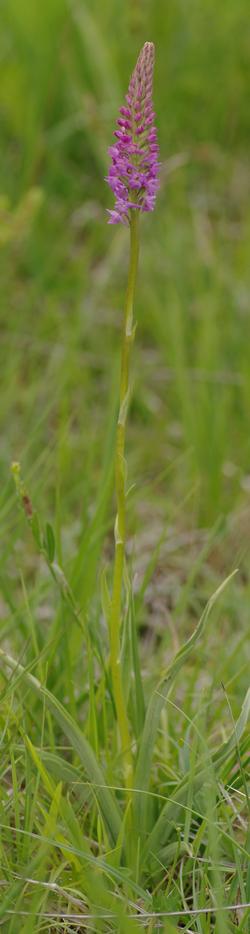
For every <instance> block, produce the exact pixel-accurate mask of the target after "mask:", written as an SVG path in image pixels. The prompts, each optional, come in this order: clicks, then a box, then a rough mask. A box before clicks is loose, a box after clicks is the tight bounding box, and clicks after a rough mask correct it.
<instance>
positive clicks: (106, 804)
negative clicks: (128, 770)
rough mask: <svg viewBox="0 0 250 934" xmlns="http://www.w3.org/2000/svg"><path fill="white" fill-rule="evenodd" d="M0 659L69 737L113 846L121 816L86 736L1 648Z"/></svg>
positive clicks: (50, 694)
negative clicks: (15, 673)
mask: <svg viewBox="0 0 250 934" xmlns="http://www.w3.org/2000/svg"><path fill="white" fill-rule="evenodd" d="M0 657H1V658H2V659H3V662H4V663H5V664H6V665H7V666H8V667H9V668H11V670H12V671H16V672H17V674H19V675H20V674H21V675H22V678H23V680H24V682H25V684H26V685H27V686H28V687H30V688H32V690H33V691H35V693H36V694H38V696H39V697H40V698H41V700H45V701H46V702H47V704H48V707H49V708H50V710H51V712H52V714H53V715H54V717H55V719H56V720H57V722H58V723H59V725H60V727H61V729H62V730H63V732H64V733H65V735H66V736H67V737H68V739H69V741H70V743H71V745H72V747H73V749H74V750H75V752H77V753H78V756H79V758H80V760H81V762H82V764H83V766H84V769H85V772H86V775H87V777H88V780H89V782H90V787H91V790H92V793H93V795H94V796H95V798H96V800H97V801H98V804H99V807H100V810H101V813H102V817H103V820H104V822H105V826H106V829H107V831H108V833H109V837H110V840H111V842H112V843H116V840H117V837H118V835H119V833H120V829H121V815H120V812H119V810H118V807H117V804H116V801H115V798H114V795H113V794H112V792H111V791H110V789H109V788H108V787H107V785H106V782H105V777H104V774H103V772H102V770H101V769H100V766H99V765H98V762H97V760H96V757H95V754H94V752H93V749H92V748H91V746H90V745H89V743H88V741H87V740H86V739H85V736H83V733H82V732H81V730H80V727H79V726H78V724H77V723H75V721H74V720H73V717H71V715H70V714H69V713H68V711H67V710H65V708H64V707H63V705H62V704H61V703H60V701H58V700H57V698H56V697H54V695H53V694H52V693H51V691H49V690H48V688H45V687H44V686H43V685H42V684H41V683H40V681H38V679H37V678H35V677H34V675H32V674H30V672H27V671H26V670H25V668H23V666H22V665H20V664H18V663H17V662H16V661H15V659H13V658H12V657H11V656H10V655H7V654H6V653H5V652H3V650H2V649H0Z"/></svg>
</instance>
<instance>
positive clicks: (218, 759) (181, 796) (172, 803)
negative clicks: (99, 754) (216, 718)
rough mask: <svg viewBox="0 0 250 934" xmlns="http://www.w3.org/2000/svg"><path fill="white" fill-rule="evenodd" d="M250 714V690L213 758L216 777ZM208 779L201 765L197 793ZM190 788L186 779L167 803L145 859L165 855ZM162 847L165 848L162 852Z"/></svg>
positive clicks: (204, 768) (196, 775)
mask: <svg viewBox="0 0 250 934" xmlns="http://www.w3.org/2000/svg"><path fill="white" fill-rule="evenodd" d="M249 714H250V688H249V690H248V691H247V694H246V696H245V699H244V702H243V705H242V709H241V713H240V715H239V718H238V720H237V722H236V724H235V727H234V729H233V731H232V733H231V735H230V737H229V739H228V740H227V742H226V743H223V745H222V746H221V747H220V748H219V749H218V750H217V751H216V752H215V753H213V754H212V756H211V763H212V765H213V767H214V771H215V775H217V774H219V773H220V769H221V766H222V765H223V763H224V761H225V756H226V757H227V756H228V754H229V753H230V752H231V751H232V750H233V749H235V746H236V744H238V743H239V741H240V739H241V736H242V733H243V731H244V730H245V727H246V724H247V720H248V718H249ZM206 779H207V764H206V766H205V767H204V764H203V767H202V765H201V767H200V768H199V771H198V773H197V770H196V772H195V774H194V777H193V791H194V793H197V791H199V789H200V788H202V785H203V783H204V782H205V781H206ZM188 788H189V778H188V777H187V778H186V777H185V779H184V780H183V781H182V782H181V783H180V785H179V787H178V788H177V789H176V790H175V792H174V794H173V797H172V799H171V800H169V801H167V802H166V804H165V806H164V807H163V809H162V811H161V814H160V816H159V818H158V821H157V822H156V824H155V826H154V827H153V830H152V831H151V833H150V834H149V837H148V840H147V844H146V847H145V851H144V858H145V859H146V857H147V855H148V854H150V853H151V854H153V853H157V857H160V856H161V854H162V853H163V854H164V851H165V847H166V843H167V840H168V839H169V837H170V836H171V833H172V830H173V827H176V826H177V825H178V821H179V819H180V812H181V811H182V810H183V807H184V808H185V805H186V801H187V796H188ZM162 847H163V848H164V849H163V850H162Z"/></svg>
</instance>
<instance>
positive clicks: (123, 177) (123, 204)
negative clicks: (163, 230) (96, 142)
mask: <svg viewBox="0 0 250 934" xmlns="http://www.w3.org/2000/svg"><path fill="white" fill-rule="evenodd" d="M153 70H154V45H153V42H145V45H144V46H143V48H142V50H141V52H140V55H139V58H138V59H137V62H136V66H135V68H134V71H133V74H132V76H131V79H130V83H129V88H128V93H127V95H126V106H122V107H120V114H121V116H119V118H118V120H117V128H116V130H115V131H114V136H115V137H116V142H115V143H114V145H113V146H111V147H110V149H109V155H110V157H111V165H110V168H109V172H108V176H107V179H106V180H107V182H108V184H109V186H110V188H111V190H112V192H113V194H114V196H115V206H114V210H113V211H109V212H108V213H109V221H108V223H109V224H118V223H122V224H128V223H129V220H130V211H132V210H138V211H153V209H154V206H155V197H156V192H157V190H158V188H159V181H158V174H159V161H158V153H159V147H158V144H157V134H156V128H155V125H154V118H155V114H154V111H153V101H152V87H153ZM138 124H139V125H138ZM131 196H132V197H131Z"/></svg>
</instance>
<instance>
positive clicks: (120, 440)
mask: <svg viewBox="0 0 250 934" xmlns="http://www.w3.org/2000/svg"><path fill="white" fill-rule="evenodd" d="M138 249H139V241H138V214H137V211H133V210H132V211H131V220H130V259H129V273H128V286H127V293H126V301H125V308H124V319H123V332H122V353H121V375H120V405H119V414H118V421H117V429H116V446H115V489H116V504H117V515H116V522H115V559H114V576H113V591H112V600H111V610H110V660H111V674H112V682H113V691H114V700H115V706H116V713H117V721H118V728H119V733H120V741H121V750H122V757H123V765H124V772H125V781H126V785H127V787H128V788H131V780H132V756H131V741H130V735H129V724H128V717H127V709H126V701H125V697H124V691H123V685H122V671H121V658H120V650H121V645H120V626H121V604H122V581H123V570H124V558H125V539H126V490H125V482H126V475H125V459H124V450H125V431H126V419H127V409H128V397H129V363H130V351H131V346H132V343H133V339H134V325H133V306H134V294H135V285H136V274H137V266H138Z"/></svg>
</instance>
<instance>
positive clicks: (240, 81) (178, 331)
mask: <svg viewBox="0 0 250 934" xmlns="http://www.w3.org/2000/svg"><path fill="white" fill-rule="evenodd" d="M1 21H2V22H1V39H0V50H1V99H2V118H1V200H0V213H1V232H0V240H1V349H0V355H1V367H0V379H1V439H2V440H1V477H2V481H1V510H2V511H1V515H2V523H3V525H2V528H3V541H4V557H6V556H7V555H8V547H7V546H8V541H9V539H8V530H9V528H10V526H9V523H10V524H12V523H13V521H15V520H13V514H12V503H13V494H12V486H11V481H10V480H9V464H10V462H11V460H12V459H13V458H14V459H18V460H21V462H22V467H23V471H24V475H25V478H26V479H27V480H28V482H29V484H30V486H31V490H32V493H33V495H34V496H35V501H36V504H37V505H39V507H40V508H42V510H43V509H45V511H46V510H47V513H48V512H50V513H51V514H52V515H53V516H54V515H55V514H56V521H57V527H58V529H59V527H61V525H62V526H63V527H65V528H66V529H67V530H68V532H67V535H68V537H69V538H70V535H73V534H74V533H75V535H76V538H77V536H78V534H79V530H80V535H81V529H83V528H84V529H85V530H86V528H88V524H89V522H92V519H93V515H94V514H95V510H96V509H97V510H99V512H98V523H99V527H100V522H101V525H102V530H103V535H104V534H105V532H106V530H107V527H109V524H110V523H111V522H112V516H113V506H112V499H111V489H112V467H111V463H112V446H113V435H114V416H115V399H116V394H115V390H116V386H117V379H118V358H119V329H120V322H121V311H122V304H123V295H124V288H125V282H126V269H127V257H128V237H127V231H126V230H124V229H123V228H121V227H120V228H119V227H117V228H112V227H108V226H107V223H106V214H105V210H106V208H107V207H111V205H112V194H111V192H110V191H109V189H108V187H107V185H106V183H105V182H104V175H105V173H106V170H107V164H108V157H107V148H108V146H109V145H110V144H111V141H112V133H113V129H114V122H115V119H116V115H117V109H118V106H120V105H121V103H122V101H123V97H124V94H125V93H126V88H127V83H128V79H129V76H130V73H131V70H132V68H133V66H134V63H135V60H136V57H137V54H138V52H139V50H140V47H141V45H142V44H143V42H144V41H145V40H152V41H154V42H155V45H156V69H155V90H154V98H155V109H156V112H157V125H158V131H159V141H160V149H161V161H162V169H161V190H160V193H159V196H158V200H157V206H156V210H155V213H154V215H152V216H145V217H144V218H143V221H142V223H141V257H140V273H139V283H138V292H137V305H136V318H137V321H138V329H137V335H136V347H135V352H134V359H133V383H134V396H133V403H132V406H131V416H130V427H129V437H128V459H129V477H130V481H131V483H133V482H134V481H135V482H136V488H135V491H134V493H133V496H132V499H131V518H130V521H131V527H132V528H134V527H135V526H136V523H137V522H138V516H137V514H138V515H139V518H140V522H141V515H142V514H143V522H144V523H145V524H146V525H147V523H149V524H150V523H151V521H152V510H153V512H154V515H157V514H159V515H163V514H164V515H166V516H169V515H170V514H172V512H171V510H173V505H174V508H176V509H177V511H178V510H179V514H181V517H182V518H181V522H182V523H183V525H186V524H188V525H191V526H193V525H195V526H197V525H198V524H201V525H204V524H205V525H206V526H211V525H212V524H213V522H214V520H215V519H216V517H217V516H218V515H224V514H226V513H228V512H230V513H231V512H232V511H233V510H234V509H235V508H236V507H237V509H238V508H239V509H241V510H242V509H243V510H244V511H245V510H247V507H248V503H249V495H250V435H249V409H250V366H249V345H250V307H249V293H250V267H249V250H250V199H249V194H250V167H249V142H250V108H249V94H250V70H249V61H250V23H249V3H248V0H238V2H237V3H236V2H235V0H226V3H224V4H221V5H219V4H218V2H215V0H203V2H199V0H168V2H167V3H166V0H164V2H163V0H131V2H129V0H124V2H122V3H119V2H118V0H103V2H102V3H100V2H99V0H91V2H90V0H86V2H82V0H79V2H77V0H76V2H75V0H68V2H67V0H43V3H33V4H31V3H30V0H8V3H7V2H5V3H4V4H2V9H1ZM74 523H75V524H74ZM70 530H71V531H70ZM58 534H59V533H58ZM67 535H66V539H67ZM6 543H7V544H6ZM66 547H67V541H66ZM69 548H70V546H69Z"/></svg>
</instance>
